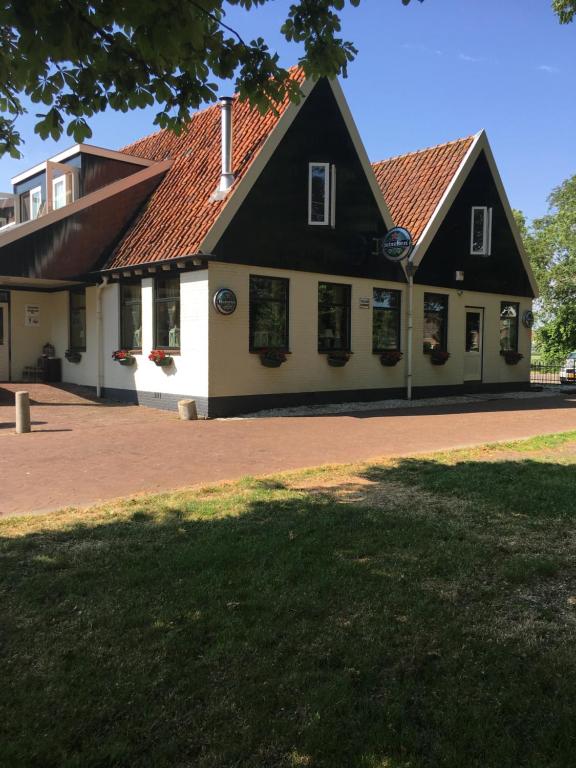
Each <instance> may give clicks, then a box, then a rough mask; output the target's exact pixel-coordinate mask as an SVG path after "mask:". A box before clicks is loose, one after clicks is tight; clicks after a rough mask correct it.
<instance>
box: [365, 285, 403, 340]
mask: <svg viewBox="0 0 576 768" xmlns="http://www.w3.org/2000/svg"><path fill="white" fill-rule="evenodd" d="M400 296H401V294H400V291H390V290H388V289H387V288H374V291H373V298H372V351H373V352H384V351H386V350H387V349H400Z"/></svg>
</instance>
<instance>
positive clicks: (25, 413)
mask: <svg viewBox="0 0 576 768" xmlns="http://www.w3.org/2000/svg"><path fill="white" fill-rule="evenodd" d="M24 432H30V398H29V396H28V392H16V433H17V434H19V435H21V434H23V433H24Z"/></svg>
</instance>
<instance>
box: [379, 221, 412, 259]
mask: <svg viewBox="0 0 576 768" xmlns="http://www.w3.org/2000/svg"><path fill="white" fill-rule="evenodd" d="M380 244H381V248H382V253H383V254H384V256H386V258H387V259H389V260H390V261H402V259H405V258H406V257H407V256H409V255H410V251H411V250H412V235H411V234H410V232H408V230H407V229H404V227H394V228H393V229H390V230H389V231H388V232H387V233H386V234H385V235H384V237H383V238H382V239H381V240H380Z"/></svg>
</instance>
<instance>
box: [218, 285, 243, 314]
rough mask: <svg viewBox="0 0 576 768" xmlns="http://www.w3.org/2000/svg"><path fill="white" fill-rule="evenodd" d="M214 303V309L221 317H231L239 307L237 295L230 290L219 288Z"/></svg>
mask: <svg viewBox="0 0 576 768" xmlns="http://www.w3.org/2000/svg"><path fill="white" fill-rule="evenodd" d="M212 301H213V303H214V309H215V310H216V311H217V312H220V314H221V315H231V314H232V313H233V312H235V311H236V307H237V306H238V300H237V298H236V294H235V293H234V291H232V290H231V289H230V288H219V289H218V290H217V291H216V293H215V294H214V298H213V300H212Z"/></svg>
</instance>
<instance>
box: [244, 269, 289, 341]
mask: <svg viewBox="0 0 576 768" xmlns="http://www.w3.org/2000/svg"><path fill="white" fill-rule="evenodd" d="M288 288H289V281H288V280H287V279H285V278H283V277H264V276H262V275H250V323H249V349H250V351H251V352H258V351H260V350H264V349H281V350H284V351H287V350H288Z"/></svg>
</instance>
